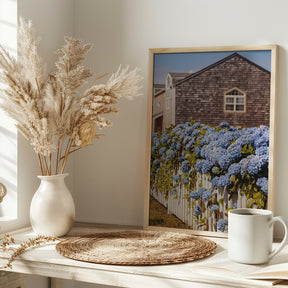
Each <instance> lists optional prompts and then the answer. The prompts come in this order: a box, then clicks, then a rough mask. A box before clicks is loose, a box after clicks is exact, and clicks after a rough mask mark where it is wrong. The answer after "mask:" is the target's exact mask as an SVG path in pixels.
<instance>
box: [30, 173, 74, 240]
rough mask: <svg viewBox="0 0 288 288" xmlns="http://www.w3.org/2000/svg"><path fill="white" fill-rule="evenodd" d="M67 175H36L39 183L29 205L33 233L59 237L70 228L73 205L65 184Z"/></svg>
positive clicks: (72, 219)
mask: <svg viewBox="0 0 288 288" xmlns="http://www.w3.org/2000/svg"><path fill="white" fill-rule="evenodd" d="M67 175H68V174H59V175H52V176H38V178H39V179H41V184H40V186H39V188H38V190H37V191H36V192H35V194H34V196H33V198H32V201H31V205H30V221H31V226H32V228H33V230H34V232H35V233H37V234H41V235H45V236H54V237H60V236H63V235H65V234H67V233H68V232H69V230H70V229H71V227H72V225H73V223H74V219H75V206H74V201H73V198H72V196H71V193H70V191H69V190H68V188H67V187H66V184H65V180H64V178H65V177H66V176H67Z"/></svg>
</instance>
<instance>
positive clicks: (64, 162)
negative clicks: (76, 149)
mask: <svg viewBox="0 0 288 288" xmlns="http://www.w3.org/2000/svg"><path fill="white" fill-rule="evenodd" d="M71 145H72V140H71V139H69V141H68V143H67V146H66V150H65V155H64V159H63V163H62V169H61V174H63V173H64V169H65V166H66V162H67V158H68V156H69V151H70V148H71Z"/></svg>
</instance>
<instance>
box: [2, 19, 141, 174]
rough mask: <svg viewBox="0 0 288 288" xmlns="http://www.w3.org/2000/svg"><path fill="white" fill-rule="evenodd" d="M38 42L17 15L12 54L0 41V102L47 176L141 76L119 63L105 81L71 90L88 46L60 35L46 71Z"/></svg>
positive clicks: (82, 72)
mask: <svg viewBox="0 0 288 288" xmlns="http://www.w3.org/2000/svg"><path fill="white" fill-rule="evenodd" d="M38 44H39V39H38V38H37V37H36V36H35V31H34V28H33V26H32V23H31V21H23V20H20V25H19V31H18V58H17V59H15V58H13V57H12V56H11V55H10V54H9V53H8V52H7V51H6V50H5V49H4V48H3V47H2V46H0V84H1V89H0V99H1V100H2V101H1V102H0V107H1V108H2V109H4V110H5V111H6V112H7V113H8V115H9V116H10V117H11V118H12V119H14V120H15V122H16V125H17V128H18V130H19V131H20V132H21V133H22V134H23V135H24V137H25V138H26V139H27V140H28V141H30V143H31V144H32V146H33V148H34V150H35V152H36V153H37V155H38V159H39V164H40V168H41V173H42V175H52V174H59V173H63V172H64V169H65V165H66V162H67V158H68V156H69V155H70V154H71V153H73V152H75V151H77V150H79V149H80V148H82V147H85V146H87V145H89V144H90V143H91V142H92V141H93V139H94V138H95V137H96V138H97V137H98V136H99V134H98V135H96V127H98V128H100V129H101V128H105V127H108V126H111V124H112V123H111V122H110V121H109V120H108V119H106V118H104V117H103V115H105V114H110V113H115V112H118V111H117V109H116V107H115V106H116V104H117V103H118V100H119V99H120V98H122V97H126V98H130V99H131V98H132V97H134V96H137V95H139V89H140V85H139V84H140V81H141V80H142V79H141V77H140V76H139V73H138V69H134V70H130V71H129V69H128V67H127V68H125V69H121V67H120V68H119V69H118V71H117V72H116V73H114V74H112V76H111V77H110V78H109V79H108V81H107V82H106V83H105V84H95V85H94V84H93V83H94V82H95V81H93V83H92V84H91V86H90V87H89V88H88V89H87V90H85V91H84V92H83V93H82V94H80V95H77V91H78V88H80V87H82V86H83V85H84V84H86V83H87V80H88V78H90V77H91V76H92V75H93V74H92V72H91V71H90V70H89V69H86V68H85V67H84V66H83V65H82V63H83V61H84V60H85V57H86V55H87V53H88V51H89V50H90V49H91V47H92V45H91V44H82V42H81V41H80V40H78V39H74V38H72V37H65V44H64V46H63V47H62V48H61V49H60V50H58V51H57V53H58V55H59V58H58V60H57V62H56V63H55V66H56V71H55V73H54V74H48V73H46V71H45V64H44V63H43V60H42V59H41V58H40V56H39V55H38V51H37V48H38ZM98 78H101V76H100V77H98ZM98 78H96V79H95V80H97V79H98ZM52 163H53V165H52ZM54 165H55V166H54ZM52 166H53V169H54V170H53V171H52Z"/></svg>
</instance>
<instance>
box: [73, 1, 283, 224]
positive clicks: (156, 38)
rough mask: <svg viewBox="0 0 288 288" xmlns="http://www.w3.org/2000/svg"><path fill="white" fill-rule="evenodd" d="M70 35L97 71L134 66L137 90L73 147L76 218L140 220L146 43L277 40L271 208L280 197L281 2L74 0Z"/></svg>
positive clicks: (279, 208)
mask: <svg viewBox="0 0 288 288" xmlns="http://www.w3.org/2000/svg"><path fill="white" fill-rule="evenodd" d="M75 4H76V5H75V34H76V36H78V37H81V38H83V39H84V40H85V41H89V42H92V43H94V45H95V46H94V50H93V52H92V53H91V54H90V56H89V59H88V62H89V64H91V66H92V67H93V69H94V70H96V71H97V72H98V74H99V75H100V74H102V73H104V72H107V71H113V70H115V68H116V67H117V65H118V64H124V65H125V64H128V63H129V64H130V65H131V66H132V67H134V66H138V67H140V68H142V73H143V75H144V77H145V81H144V96H143V97H141V98H139V99H136V100H135V101H133V102H125V101H123V102H122V103H121V105H120V113H119V114H118V115H116V116H115V117H113V120H114V127H112V128H110V129H108V130H105V132H104V133H105V136H104V137H103V138H102V139H101V140H99V141H95V143H94V145H93V146H91V147H89V148H88V149H86V150H82V151H79V153H78V152H77V153H76V154H75V179H77V181H76V182H75V193H76V195H75V197H76V206H77V219H78V220H83V221H90V222H105V223H121V224H135V225H141V224H142V220H143V201H144V196H143V195H144V194H145V175H144V166H145V159H146V158H145V144H146V102H147V76H148V49H149V48H153V47H154V48H161V47H197V46H200V47H201V46H223V45H226V46H229V45H255V44H256V45H261V44H279V45H280V49H279V50H280V51H279V52H280V53H279V54H280V55H279V60H280V61H279V73H278V76H279V81H278V84H279V85H278V87H279V89H278V92H279V93H278V108H277V113H276V117H277V135H276V136H277V143H276V152H277V154H276V173H275V183H276V191H275V193H276V195H275V197H276V201H275V203H276V207H275V214H277V215H284V216H287V217H288V210H287V208H286V203H287V201H288V193H287V191H286V171H287V169H286V163H287V160H288V153H287V150H286V147H287V144H288V137H287V132H286V126H287V121H288V114H287V113H286V107H288V103H287V102H288V100H287V84H286V79H287V49H288V40H287V33H286V27H287V26H288V20H287V17H286V12H285V11H287V8H288V2H287V1H285V0H276V1H273V3H272V2H271V1H270V0H264V1H263V0H254V1H250V0H242V1H241V2H240V1H237V2H236V1H230V0H218V1H213V0H201V1H199V0H181V1H179V0H157V1H155V0H145V1H143V0H122V1H121V0H76V1H75Z"/></svg>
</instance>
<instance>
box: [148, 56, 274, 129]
mask: <svg viewBox="0 0 288 288" xmlns="http://www.w3.org/2000/svg"><path fill="white" fill-rule="evenodd" d="M269 110H270V72H269V71H267V70H266V69H264V68H263V67H261V66H259V65H257V64H256V63H254V62H252V61H250V60H248V59H247V58H245V57H243V56H241V55H239V54H238V53H234V54H231V55H230V56H228V57H226V58H224V59H222V60H220V61H218V62H216V63H214V64H212V65H210V66H208V67H205V68H204V69H202V70H200V71H198V72H196V73H192V74H185V73H168V74H167V77H166V83H165V89H164V90H161V91H160V92H158V93H157V94H155V95H154V103H153V131H162V130H163V129H164V128H165V127H168V126H170V125H171V124H175V125H177V124H179V123H185V122H187V121H191V120H195V121H197V122H200V123H203V124H209V125H219V123H221V122H223V121H225V122H228V123H229V124H230V125H232V126H246V127H252V126H260V125H267V126H269Z"/></svg>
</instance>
